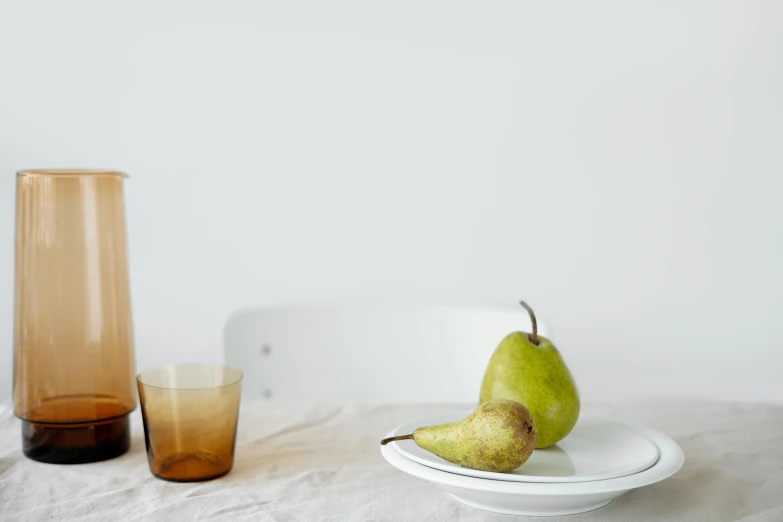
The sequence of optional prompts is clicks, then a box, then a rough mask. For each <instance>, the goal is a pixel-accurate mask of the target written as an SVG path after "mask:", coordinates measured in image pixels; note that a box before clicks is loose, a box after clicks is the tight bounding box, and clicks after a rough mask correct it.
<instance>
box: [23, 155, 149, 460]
mask: <svg viewBox="0 0 783 522" xmlns="http://www.w3.org/2000/svg"><path fill="white" fill-rule="evenodd" d="M125 177H126V176H125V175H124V174H123V173H121V172H112V171H84V170H29V171H22V172H19V173H18V174H17V185H16V259H15V265H16V267H15V272H16V273H15V275H16V283H15V302H14V375H13V382H14V412H15V413H16V415H17V416H18V417H19V418H20V419H21V420H22V449H23V451H24V454H25V455H27V456H28V457H29V458H31V459H34V460H38V461H42V462H51V463H61V464H73V463H82V462H94V461H98V460H104V459H109V458H112V457H116V456H118V455H121V454H123V453H125V452H126V451H127V450H128V447H129V445H130V437H129V422H128V414H129V413H130V412H131V411H132V410H133V409H134V408H135V407H136V395H135V386H134V374H135V368H134V358H133V330H132V324H131V304H130V289H129V283H128V261H127V259H128V257H127V251H126V250H127V247H126V239H125V208H124V202H123V180H124V178H125Z"/></svg>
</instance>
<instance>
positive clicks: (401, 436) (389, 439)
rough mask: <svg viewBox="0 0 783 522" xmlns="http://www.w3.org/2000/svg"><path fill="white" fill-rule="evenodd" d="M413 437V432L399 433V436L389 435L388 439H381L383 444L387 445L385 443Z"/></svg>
mask: <svg viewBox="0 0 783 522" xmlns="http://www.w3.org/2000/svg"><path fill="white" fill-rule="evenodd" d="M412 438H413V434H410V435H399V436H397V437H389V438H388V439H383V440H382V441H381V446H385V445H387V444H388V443H390V442H394V441H395V440H408V439H412Z"/></svg>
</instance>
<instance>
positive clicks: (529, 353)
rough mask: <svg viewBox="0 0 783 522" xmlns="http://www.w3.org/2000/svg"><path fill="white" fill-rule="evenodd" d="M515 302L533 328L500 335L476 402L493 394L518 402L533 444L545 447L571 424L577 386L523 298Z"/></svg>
mask: <svg viewBox="0 0 783 522" xmlns="http://www.w3.org/2000/svg"><path fill="white" fill-rule="evenodd" d="M520 304H521V305H522V306H523V307H524V308H525V309H526V310H527V311H528V313H529V314H530V320H531V323H532V326H533V328H532V330H533V332H532V333H525V332H513V333H511V334H509V335H508V336H506V338H505V339H503V340H502V341H500V344H499V345H498V347H497V348H496V349H495V353H493V354H492V357H491V358H490V360H489V364H488V365H487V370H486V373H485V374H484V381H483V382H482V383H481V394H480V396H479V404H483V403H486V402H487V401H493V400H495V399H510V400H512V401H517V402H521V403H522V404H524V405H525V406H526V407H527V408H528V409H529V410H530V413H531V414H532V415H533V418H534V419H535V421H536V427H537V428H538V441H537V442H536V448H546V447H548V446H551V445H552V444H555V443H556V442H557V441H559V440H561V439H562V438H563V437H565V436H566V435H568V434H569V433H570V432H571V429H572V428H573V427H574V425H575V424H576V420H577V419H578V418H579V408H580V403H579V392H578V391H577V389H576V383H575V382H574V378H573V377H572V376H571V372H570V371H568V367H567V366H566V364H565V362H564V361H563V358H562V357H561V356H560V352H558V350H557V348H555V345H554V344H552V342H551V341H550V340H549V339H547V338H545V337H541V336H540V335H538V330H537V325H536V316H535V314H534V313H533V310H532V309H531V308H530V307H529V306H528V305H527V303H525V302H524V301H522V302H520Z"/></svg>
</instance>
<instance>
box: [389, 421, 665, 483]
mask: <svg viewBox="0 0 783 522" xmlns="http://www.w3.org/2000/svg"><path fill="white" fill-rule="evenodd" d="M470 413H471V411H470V410H465V411H455V412H449V413H441V414H437V415H430V416H428V417H423V418H420V419H416V420H413V421H410V422H406V423H405V424H403V425H402V426H399V427H398V428H397V429H395V430H394V431H393V432H392V434H393V435H395V436H396V435H405V434H407V433H413V430H415V429H416V428H419V427H421V426H432V425H435V424H443V423H446V422H454V421H458V420H460V419H464V418H465V417H467V416H468V415H470ZM390 444H395V445H396V447H397V450H398V451H399V452H400V453H402V454H403V455H404V456H405V457H408V458H409V459H411V460H413V461H416V462H418V463H419V464H423V465H425V466H429V467H431V468H435V469H439V470H441V471H448V472H449V473H457V474H458V475H466V476H468V477H478V478H487V479H492V480H506V481H511V482H589V481H592V480H605V479H610V478H617V477H624V476H627V475H632V474H634V473H638V472H640V471H644V470H645V469H647V468H649V467H650V466H652V465H653V464H655V461H657V460H658V447H657V446H656V445H655V444H653V443H652V441H651V440H650V439H648V438H647V437H645V436H644V435H642V434H640V433H639V432H637V431H634V430H632V429H631V428H629V427H628V426H626V425H624V424H622V423H618V422H615V421H611V420H608V419H595V418H586V419H584V418H583V419H579V422H578V423H577V424H576V426H575V427H574V429H573V431H571V433H569V434H568V436H567V437H566V438H564V439H563V440H561V441H560V442H559V443H557V444H556V445H554V446H552V447H550V448H547V449H540V450H535V451H534V452H533V455H531V456H530V459H528V461H527V462H525V463H524V464H523V465H522V466H520V467H518V468H517V469H515V470H513V471H510V472H508V473H495V472H492V471H479V470H476V469H470V468H465V467H463V466H460V465H459V464H452V463H451V462H448V461H446V460H443V459H442V458H440V457H438V456H436V455H433V454H432V453H430V452H429V451H426V450H423V449H421V448H420V447H418V446H417V445H416V443H415V442H414V441H412V440H403V441H397V442H392V443H390Z"/></svg>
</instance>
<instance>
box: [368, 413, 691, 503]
mask: <svg viewBox="0 0 783 522" xmlns="http://www.w3.org/2000/svg"><path fill="white" fill-rule="evenodd" d="M470 413H471V412H470V410H466V411H455V412H450V413H444V414H439V415H431V416H429V417H424V418H420V419H416V420H413V421H410V422H406V423H405V424H403V425H402V426H399V427H398V428H396V429H395V430H393V431H392V432H391V433H389V435H388V436H389V437H393V436H397V435H405V434H408V433H412V432H413V430H415V429H416V428H419V427H421V426H432V425H434V424H443V423H446V422H454V421H458V420H460V419H463V418H465V417H467V416H468V415H469V414H470ZM381 453H382V454H383V457H384V458H385V459H386V460H387V461H388V462H389V463H390V464H391V465H392V466H394V467H396V468H398V469H400V470H402V471H404V472H406V473H409V474H411V475H413V476H414V477H418V478H422V479H424V480H428V481H430V482H433V483H434V484H435V485H437V486H438V487H440V488H441V489H442V490H443V491H444V492H445V493H446V494H447V495H448V496H451V497H452V498H454V499H455V500H458V501H459V502H462V503H463V504H467V505H469V506H472V507H475V508H479V509H485V510H487V511H494V512H497V513H505V514H510V515H529V516H555V515H570V514H574V513H582V512H584V511H590V510H593V509H598V508H600V507H603V506H605V505H607V504H608V503H609V502H611V501H612V500H613V499H615V498H617V497H619V496H620V495H622V494H623V493H626V492H627V491H629V490H631V489H634V488H638V487H642V486H647V485H649V484H652V483H654V482H658V481H661V480H663V479H665V478H667V477H670V476H671V475H673V474H674V473H676V472H677V470H679V469H680V468H681V467H682V465H683V462H684V456H683V453H682V450H681V449H680V447H679V446H678V445H677V443H676V442H674V441H673V440H671V439H670V438H669V437H667V436H666V435H664V434H662V433H659V432H657V431H655V430H653V429H651V428H647V427H645V426H638V425H633V424H628V423H625V422H620V421H617V420H612V419H605V418H580V419H579V422H577V424H576V426H575V427H574V429H573V430H572V431H571V433H570V434H569V435H568V436H567V437H566V438H565V439H563V440H561V441H560V442H559V443H557V444H556V445H554V446H552V447H550V448H546V449H541V450H535V451H534V452H533V455H532V456H531V457H530V459H529V460H528V461H527V462H525V463H524V464H523V465H522V466H520V467H519V468H517V469H515V470H513V471H511V472H509V473H493V472H489V471H478V470H474V469H470V468H465V467H462V466H460V465H458V464H452V463H450V462H447V461H445V460H443V459H441V458H439V457H437V456H435V455H433V454H432V453H429V452H428V451H425V450H423V449H421V448H419V447H418V446H417V445H416V443H415V442H413V441H412V440H403V441H396V442H391V443H389V444H387V445H386V446H381Z"/></svg>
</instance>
